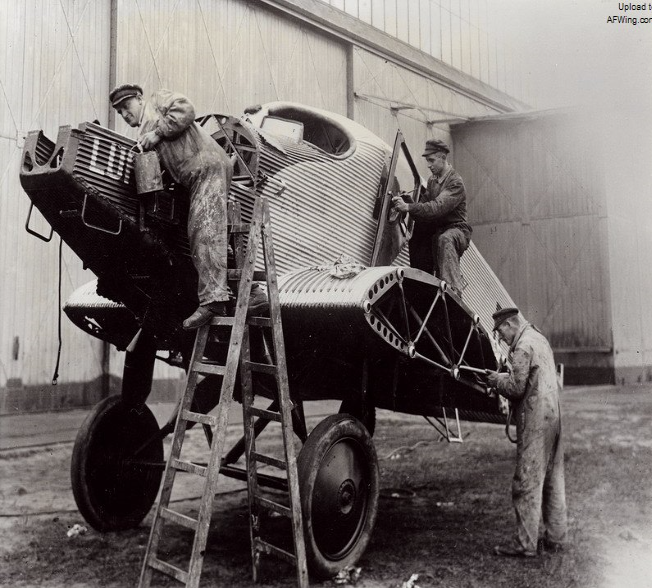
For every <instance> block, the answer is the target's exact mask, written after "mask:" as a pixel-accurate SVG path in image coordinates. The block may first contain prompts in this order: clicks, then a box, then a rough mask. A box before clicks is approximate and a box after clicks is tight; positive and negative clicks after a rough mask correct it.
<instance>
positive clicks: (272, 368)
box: [243, 361, 278, 376]
mask: <svg viewBox="0 0 652 588" xmlns="http://www.w3.org/2000/svg"><path fill="white" fill-rule="evenodd" d="M243 363H244V364H245V365H246V366H247V367H248V368H249V369H250V370H251V371H252V372H258V373H259V374H269V375H270V376H274V375H276V373H277V372H278V367H276V365H274V364H270V363H258V362H255V361H244V362H243Z"/></svg>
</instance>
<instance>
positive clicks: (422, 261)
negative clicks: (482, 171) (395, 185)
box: [393, 139, 472, 296]
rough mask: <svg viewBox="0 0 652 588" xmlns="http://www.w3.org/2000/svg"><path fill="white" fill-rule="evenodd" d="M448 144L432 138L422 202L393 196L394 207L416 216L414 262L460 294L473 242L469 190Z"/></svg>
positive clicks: (427, 149) (428, 144)
mask: <svg viewBox="0 0 652 588" xmlns="http://www.w3.org/2000/svg"><path fill="white" fill-rule="evenodd" d="M449 153H450V149H449V148H448V145H446V143H444V142H443V141H440V140H439V139H429V140H428V141H426V147H425V149H424V152H423V157H425V158H426V163H427V165H428V168H429V169H430V172H431V174H432V175H431V176H430V178H428V185H427V188H426V192H425V194H424V195H423V196H422V198H421V200H420V201H419V202H413V203H409V202H405V201H404V200H403V199H402V198H401V197H399V196H395V197H394V198H393V204H394V207H395V208H396V209H397V210H398V211H399V212H402V213H405V212H408V213H410V216H411V217H412V219H413V220H414V232H413V234H412V238H411V239H410V265H411V266H412V267H415V268H418V269H421V270H424V271H426V272H428V273H430V274H434V275H436V276H437V277H438V278H440V279H441V280H443V281H444V282H446V283H447V284H448V285H449V286H450V287H451V288H452V289H453V290H454V291H455V292H456V293H457V294H458V295H459V296H461V295H462V290H463V289H464V285H465V284H464V279H463V278H462V274H461V272H460V257H461V256H462V253H464V251H466V249H467V248H468V246H469V243H470V242H471V232H472V229H471V227H470V225H469V224H468V222H467V215H466V191H465V190H464V183H463V182H462V178H461V176H460V174H458V173H457V172H456V171H455V170H454V169H453V167H452V166H451V165H450V163H448V161H447V157H448V154H449Z"/></svg>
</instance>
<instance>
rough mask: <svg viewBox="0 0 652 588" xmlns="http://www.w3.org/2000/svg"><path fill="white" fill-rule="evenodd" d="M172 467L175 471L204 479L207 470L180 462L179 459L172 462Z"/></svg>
mask: <svg viewBox="0 0 652 588" xmlns="http://www.w3.org/2000/svg"><path fill="white" fill-rule="evenodd" d="M172 467H173V468H175V469H177V470H182V471H184V472H188V473H189V474H195V475H197V476H202V477H203V478H205V477H206V475H207V472H208V468H207V467H205V466H200V465H197V464H195V463H191V462H189V461H181V460H180V459H173V460H172Z"/></svg>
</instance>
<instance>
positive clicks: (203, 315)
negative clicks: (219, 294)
mask: <svg viewBox="0 0 652 588" xmlns="http://www.w3.org/2000/svg"><path fill="white" fill-rule="evenodd" d="M215 316H226V305H225V304H224V302H209V303H208V304H204V305H202V306H198V307H197V310H195V312H193V313H192V314H191V315H190V316H189V317H188V318H187V319H186V320H185V321H183V328H184V329H186V330H187V331H190V330H193V329H198V328H199V327H203V326H204V325H205V324H207V323H209V322H210V321H211V320H212V319H213V317H215Z"/></svg>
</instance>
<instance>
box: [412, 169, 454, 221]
mask: <svg viewBox="0 0 652 588" xmlns="http://www.w3.org/2000/svg"><path fill="white" fill-rule="evenodd" d="M464 198H465V192H464V184H463V183H462V180H461V179H455V180H453V181H452V182H451V183H450V184H448V186H446V188H445V189H444V190H442V192H441V194H439V196H437V198H435V199H434V200H430V201H428V202H416V203H414V204H408V205H407V211H408V212H409V213H410V216H411V217H412V218H413V219H418V220H437V219H440V218H444V217H445V216H447V215H448V214H449V213H450V212H452V211H453V210H455V208H456V207H457V206H459V205H460V203H461V202H463V201H464Z"/></svg>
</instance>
